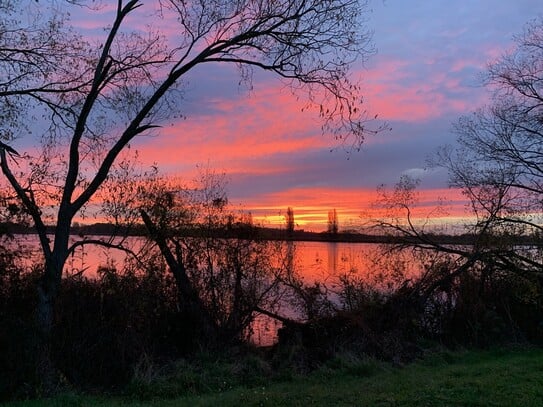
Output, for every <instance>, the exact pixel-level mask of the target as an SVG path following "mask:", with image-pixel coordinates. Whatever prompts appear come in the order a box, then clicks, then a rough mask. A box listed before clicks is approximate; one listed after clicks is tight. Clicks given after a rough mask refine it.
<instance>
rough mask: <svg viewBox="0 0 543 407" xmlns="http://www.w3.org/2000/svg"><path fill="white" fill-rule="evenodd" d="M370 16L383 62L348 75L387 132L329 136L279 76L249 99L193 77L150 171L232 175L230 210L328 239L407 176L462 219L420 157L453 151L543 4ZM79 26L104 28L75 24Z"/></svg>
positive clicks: (213, 73)
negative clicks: (487, 75) (494, 64)
mask: <svg viewBox="0 0 543 407" xmlns="http://www.w3.org/2000/svg"><path fill="white" fill-rule="evenodd" d="M370 7H371V11H370V12H369V13H368V14H367V19H368V20H367V25H368V28H370V29H371V30H372V31H373V33H374V34H373V43H374V46H375V48H376V50H377V53H376V54H375V55H374V56H372V57H371V58H370V59H369V60H368V61H367V62H366V63H365V64H364V65H362V64H361V63H360V64H358V65H357V66H356V67H355V70H354V72H353V75H355V77H360V78H361V79H362V85H363V89H364V95H365V102H366V107H367V109H368V110H369V111H370V112H371V113H372V114H378V115H379V119H380V120H382V121H386V122H387V123H388V124H389V125H390V126H391V128H392V130H391V131H389V132H384V133H382V134H379V135H378V136H375V137H370V138H368V139H367V140H366V142H365V143H364V145H363V148H362V150H361V151H360V152H353V151H349V145H342V144H338V143H337V142H336V141H334V139H333V138H332V137H331V136H328V135H323V134H322V133H321V128H320V123H319V121H318V118H317V117H316V115H314V114H312V113H306V112H301V107H302V104H301V103H300V102H298V101H297V100H296V98H295V97H293V96H292V95H291V93H290V92H289V91H288V90H287V89H284V87H283V85H282V84H281V83H280V82H278V81H277V79H276V78H275V77H274V76H272V75H268V74H263V73H257V74H256V75H255V78H254V82H253V89H252V90H251V91H248V90H247V88H246V87H245V86H239V77H238V73H237V71H236V69H235V68H234V67H232V66H228V65H214V66H211V65H210V66H206V67H205V69H204V68H200V69H198V70H197V71H194V72H193V73H191V75H190V77H189V78H188V81H187V87H186V93H185V98H184V101H183V105H182V106H181V111H182V113H183V114H184V115H185V116H186V119H185V120H180V121H179V122H176V123H174V124H173V125H171V126H168V127H165V128H163V129H162V130H161V131H160V132H159V134H157V135H156V136H153V137H147V138H140V139H139V140H138V142H137V143H136V145H135V147H137V148H138V149H139V151H140V154H141V159H142V160H143V162H145V163H149V164H150V163H153V162H157V163H158V164H159V168H160V169H161V172H162V173H166V174H175V175H182V176H185V177H187V179H188V178H190V177H192V176H194V174H195V172H196V166H197V165H198V164H200V165H202V164H203V165H206V166H209V167H211V168H214V169H216V170H217V171H219V172H222V171H224V172H226V174H227V179H228V187H227V189H228V194H229V199H230V202H232V203H233V204H234V205H236V206H238V207H240V208H243V209H245V210H247V211H251V213H252V214H253V218H254V219H257V220H259V221H263V222H264V223H266V224H272V225H273V224H277V223H282V224H283V223H284V217H283V215H284V214H285V212H286V208H287V207H289V206H290V207H293V209H294V214H295V220H296V223H297V224H298V227H299V228H303V229H306V230H314V231H320V230H323V229H324V228H325V227H326V220H327V213H328V210H330V209H333V208H335V209H336V210H337V213H338V216H339V222H340V229H343V228H347V227H351V226H352V225H356V224H358V223H360V221H361V215H362V214H364V213H367V212H368V210H369V209H368V208H370V206H371V204H372V202H373V201H374V199H375V193H376V192H375V191H376V188H377V187H378V186H379V185H380V184H386V185H390V186H392V185H394V183H395V182H397V181H398V179H399V178H400V176H401V175H402V174H409V175H412V176H415V177H420V178H421V179H422V184H421V188H422V190H421V199H422V202H424V203H425V204H427V205H428V206H429V207H430V206H432V205H433V204H434V203H435V202H436V201H437V199H438V198H439V197H443V196H448V197H449V199H450V204H451V207H452V208H453V210H452V212H451V216H460V213H459V212H458V211H459V210H461V209H462V208H463V204H462V202H461V196H460V195H459V194H458V193H455V192H454V191H452V192H451V191H449V190H447V181H446V174H445V173H444V172H443V171H436V170H431V171H428V170H425V169H424V167H425V159H426V157H427V156H428V155H429V154H431V153H432V152H433V151H434V150H435V149H436V147H438V146H439V145H442V144H445V143H452V142H454V135H452V134H451V132H450V128H451V123H452V122H454V121H455V120H456V119H457V118H458V117H459V116H460V115H463V114H466V113H469V112H470V111H472V110H474V109H476V108H477V107H478V106H481V105H483V104H484V103H485V102H486V101H488V96H489V94H488V92H487V91H486V90H485V89H483V88H482V87H481V80H480V74H481V73H482V72H483V71H484V69H485V66H486V64H487V63H488V62H490V61H493V60H495V59H496V58H498V57H499V56H500V55H501V54H502V53H503V52H504V51H506V50H507V49H508V48H511V47H512V45H513V35H514V34H518V33H520V32H521V31H522V30H523V27H524V24H525V23H527V22H528V21H530V20H531V19H533V18H534V17H536V16H537V15H538V14H541V13H543V3H542V2H541V0H515V1H509V0H477V1H474V0H456V1H450V0H432V1H428V0H410V1H405V0H372V1H371V2H370ZM106 14H107V13H106ZM74 24H75V25H78V24H79V25H80V26H85V25H88V26H93V24H94V25H96V24H101V25H103V24H104V22H103V21H100V23H98V22H97V21H96V22H92V21H84V20H83V19H82V18H79V20H78V16H75V18H74Z"/></svg>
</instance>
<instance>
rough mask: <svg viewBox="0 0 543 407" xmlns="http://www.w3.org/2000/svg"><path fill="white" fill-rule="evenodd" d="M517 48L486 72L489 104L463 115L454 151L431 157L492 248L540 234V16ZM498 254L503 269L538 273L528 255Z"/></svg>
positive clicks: (535, 259)
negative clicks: (465, 202) (465, 200)
mask: <svg viewBox="0 0 543 407" xmlns="http://www.w3.org/2000/svg"><path fill="white" fill-rule="evenodd" d="M516 43H517V46H516V48H515V49H513V50H512V51H510V52H508V53H506V54H504V55H503V56H502V57H501V58H500V59H499V60H498V61H496V62H494V63H492V64H491V65H489V67H488V72H487V75H486V85H487V86H488V87H489V88H490V89H492V90H493V92H494V94H493V98H492V104H490V105H489V106H487V107H485V108H483V109H480V110H478V111H477V112H475V113H473V114H472V115H470V116H465V117H462V118H461V119H460V120H459V121H458V122H457V123H456V124H455V126H454V130H455V132H456V134H457V135H458V138H457V145H456V146H455V147H450V146H448V147H444V148H442V149H441V150H440V151H439V153H438V155H437V156H436V157H435V159H433V164H435V165H439V166H442V167H445V168H446V169H447V170H448V171H449V174H450V183H451V186H452V187H455V188H460V189H461V190H462V191H463V193H464V195H465V196H466V197H467V198H468V199H469V202H470V205H471V209H472V212H473V214H474V215H475V217H476V222H475V223H474V224H473V227H472V232H473V233H474V234H476V235H478V236H480V239H479V240H482V241H488V240H489V239H491V237H492V236H494V238H493V239H492V241H494V244H496V243H497V242H501V243H503V242H504V241H511V240H512V239H507V237H508V236H512V237H524V238H525V239H529V240H530V241H532V242H541V236H543V218H542V216H541V213H542V211H543V205H542V202H543V166H542V163H543V18H539V19H537V20H534V21H533V22H531V23H530V24H528V25H527V26H526V29H525V31H524V33H523V34H522V35H520V36H518V37H516ZM502 249H503V250H502V254H501V255H502V256H505V257H502V258H503V261H504V262H506V263H507V264H508V267H514V268H515V269H517V270H519V271H522V270H524V271H527V270H531V271H535V272H541V270H542V267H543V262H542V259H541V257H540V255H539V254H538V253H537V252H536V251H535V250H532V249H530V250H521V249H520V248H518V247H517V248H516V249H515V250H512V247H511V246H509V247H507V248H506V247H502ZM506 258H507V261H506V260H505V259H506Z"/></svg>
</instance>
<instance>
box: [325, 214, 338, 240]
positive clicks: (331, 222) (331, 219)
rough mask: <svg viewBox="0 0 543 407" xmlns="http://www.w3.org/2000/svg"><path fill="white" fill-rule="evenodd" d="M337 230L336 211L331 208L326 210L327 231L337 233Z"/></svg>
mask: <svg viewBox="0 0 543 407" xmlns="http://www.w3.org/2000/svg"><path fill="white" fill-rule="evenodd" d="M338 231H339V224H338V219H337V211H336V210H335V209H332V210H330V211H328V233H330V234H333V235H337V233H338Z"/></svg>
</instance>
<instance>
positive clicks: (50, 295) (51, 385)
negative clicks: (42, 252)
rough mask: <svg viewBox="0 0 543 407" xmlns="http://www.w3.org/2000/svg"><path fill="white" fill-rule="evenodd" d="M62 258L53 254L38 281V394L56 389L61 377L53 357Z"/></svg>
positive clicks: (53, 392)
mask: <svg viewBox="0 0 543 407" xmlns="http://www.w3.org/2000/svg"><path fill="white" fill-rule="evenodd" d="M63 266H64V261H63V257H62V255H61V254H59V253H58V252H55V251H53V253H52V254H51V257H50V258H49V259H47V260H46V262H45V272H44V274H43V276H42V278H41V279H40V281H39V282H38V287H37V291H38V292H37V305H36V338H35V339H36V349H35V351H36V382H37V384H38V391H39V392H40V393H41V394H40V395H44V396H50V395H53V394H55V393H56V392H57V391H58V390H59V385H60V374H59V371H58V369H57V366H56V363H55V358H54V355H53V328H54V322H55V301H56V299H57V295H58V292H59V289H60V283H61V277H62V269H63Z"/></svg>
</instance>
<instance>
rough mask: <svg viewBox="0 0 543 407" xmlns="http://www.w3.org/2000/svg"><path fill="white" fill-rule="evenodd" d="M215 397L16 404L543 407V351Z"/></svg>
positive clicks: (371, 367)
mask: <svg viewBox="0 0 543 407" xmlns="http://www.w3.org/2000/svg"><path fill="white" fill-rule="evenodd" d="M211 376H213V375H211ZM211 376H210V377H211ZM193 379H194V378H193ZM176 380H179V381H180V382H183V380H184V379H183V377H182V376H178V377H177V379H176ZM257 383H258V384H257ZM170 385H172V384H171V383H170ZM183 386H186V383H185V384H183ZM171 390H172V389H169V390H168V392H170V393H169V394H172V393H171ZM208 391H210V389H206V388H198V389H196V390H192V392H193V393H194V392H196V393H198V392H200V393H201V394H192V395H186V396H182V397H175V398H166V395H167V394H168V392H166V393H163V394H161V390H160V388H157V391H156V394H155V396H154V397H153V396H152V395H150V394H147V396H146V397H148V398H147V399H145V400H137V399H133V398H132V399H130V398H119V397H117V398H105V397H91V396H81V395H70V394H65V395H62V396H59V397H57V398H55V399H52V400H36V401H27V402H19V403H12V404H10V405H13V406H42V405H43V406H47V405H48V406H148V405H152V406H236V407H241V406H365V405H368V406H543V350H542V349H517V350H494V351H469V352H457V353H451V352H444V353H439V354H438V353H435V354H432V355H430V356H428V357H426V358H425V359H423V360H421V361H419V362H416V363H413V364H410V365H408V366H406V367H392V366H390V365H384V364H379V363H376V362H372V361H367V360H366V361H364V360H360V359H357V358H356V357H349V356H348V355H347V356H344V357H342V358H337V359H335V360H334V361H332V362H331V363H329V364H328V365H327V366H325V367H323V368H321V369H319V370H318V371H316V372H313V373H312V374H310V375H307V376H304V377H302V376H298V375H294V374H293V375H292V376H291V377H290V379H289V380H288V381H274V382H271V383H269V384H267V383H266V382H265V381H263V380H261V379H259V380H255V381H254V383H253V385H251V386H234V387H233V388H230V386H224V387H223V388H219V390H215V391H214V392H212V393H209V392H208ZM202 392H203V393H202ZM189 393H190V392H189Z"/></svg>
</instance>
